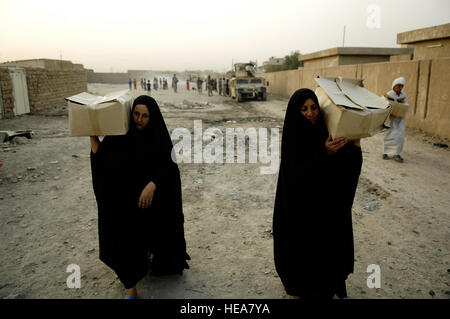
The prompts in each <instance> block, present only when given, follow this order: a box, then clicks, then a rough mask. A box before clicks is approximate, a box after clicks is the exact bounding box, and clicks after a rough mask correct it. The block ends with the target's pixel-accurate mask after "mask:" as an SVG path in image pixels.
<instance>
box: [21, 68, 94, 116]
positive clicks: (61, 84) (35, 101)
mask: <svg viewBox="0 0 450 319" xmlns="http://www.w3.org/2000/svg"><path fill="white" fill-rule="evenodd" d="M26 73H27V86H28V98H29V101H30V111H31V113H34V112H37V111H40V110H42V109H45V108H51V107H54V106H58V105H66V104H67V102H66V101H65V100H64V98H65V97H68V96H71V95H75V94H78V93H81V92H85V91H87V77H86V71H84V70H83V71H76V70H70V71H52V70H46V69H38V68H26Z"/></svg>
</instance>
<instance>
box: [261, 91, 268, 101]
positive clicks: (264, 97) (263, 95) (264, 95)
mask: <svg viewBox="0 0 450 319" xmlns="http://www.w3.org/2000/svg"><path fill="white" fill-rule="evenodd" d="M262 100H263V101H267V93H266V92H264V93H263V94H262Z"/></svg>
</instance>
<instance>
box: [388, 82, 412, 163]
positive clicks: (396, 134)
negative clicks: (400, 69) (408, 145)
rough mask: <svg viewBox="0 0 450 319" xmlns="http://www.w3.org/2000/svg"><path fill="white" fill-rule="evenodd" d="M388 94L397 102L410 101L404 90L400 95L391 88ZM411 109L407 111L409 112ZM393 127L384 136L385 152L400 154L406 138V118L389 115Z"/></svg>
mask: <svg viewBox="0 0 450 319" xmlns="http://www.w3.org/2000/svg"><path fill="white" fill-rule="evenodd" d="M387 95H388V96H389V97H390V98H392V99H394V101H395V102H402V103H408V97H407V96H406V94H405V93H404V92H403V91H402V92H401V93H400V95H397V93H395V92H394V90H391V91H389V92H388V93H387ZM408 112H409V110H408V111H407V112H406V114H408ZM389 120H390V126H391V128H390V129H389V130H388V131H387V133H386V135H385V137H384V143H383V154H388V155H400V153H401V152H402V149H403V142H404V140H405V118H404V117H397V116H393V115H391V116H390V117H389Z"/></svg>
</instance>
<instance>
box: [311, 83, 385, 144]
mask: <svg viewBox="0 0 450 319" xmlns="http://www.w3.org/2000/svg"><path fill="white" fill-rule="evenodd" d="M315 80H316V82H317V83H318V84H319V86H318V87H317V88H316V95H317V98H318V100H319V104H320V108H321V111H322V113H323V115H324V119H325V123H326V125H327V127H328V132H329V133H330V134H331V137H332V138H338V137H346V138H349V139H359V138H364V137H369V136H373V135H375V134H376V133H379V132H381V131H382V130H383V129H384V128H385V127H389V126H388V118H389V114H390V112H391V110H392V107H391V106H390V105H389V103H388V102H387V100H386V99H384V98H383V97H380V96H377V95H376V94H374V93H372V92H370V91H369V90H367V89H365V88H364V87H362V81H361V80H355V79H343V78H341V77H339V78H327V77H317V78H316V79H315Z"/></svg>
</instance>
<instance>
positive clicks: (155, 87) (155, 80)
mask: <svg viewBox="0 0 450 319" xmlns="http://www.w3.org/2000/svg"><path fill="white" fill-rule="evenodd" d="M153 89H154V90H156V91H157V90H158V79H157V78H156V77H154V78H153Z"/></svg>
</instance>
